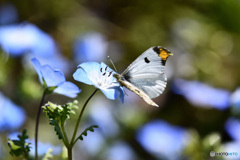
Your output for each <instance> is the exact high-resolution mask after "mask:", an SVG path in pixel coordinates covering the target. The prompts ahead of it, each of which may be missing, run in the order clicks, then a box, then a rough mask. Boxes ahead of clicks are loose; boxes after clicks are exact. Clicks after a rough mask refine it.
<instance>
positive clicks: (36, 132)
mask: <svg viewBox="0 0 240 160" xmlns="http://www.w3.org/2000/svg"><path fill="white" fill-rule="evenodd" d="M45 96H46V91H44V92H43V96H42V99H41V102H40V105H39V107H38V112H37V119H36V125H35V160H38V127H39V119H40V114H41V111H42V105H43V102H44V98H45Z"/></svg>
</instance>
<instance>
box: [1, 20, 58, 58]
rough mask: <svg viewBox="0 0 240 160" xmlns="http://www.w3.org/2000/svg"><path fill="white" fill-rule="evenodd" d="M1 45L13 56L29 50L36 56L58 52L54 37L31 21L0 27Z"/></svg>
mask: <svg viewBox="0 0 240 160" xmlns="http://www.w3.org/2000/svg"><path fill="white" fill-rule="evenodd" d="M0 45H1V47H2V49H3V50H4V51H5V52H6V53H9V54H10V55H12V56H19V55H22V54H23V53H27V52H30V53H33V54H34V55H35V56H49V55H51V54H54V53H55V52H56V45H55V42H54V40H53V38H52V37H51V36H49V35H48V34H47V33H45V32H43V31H42V30H40V29H39V28H38V27H37V26H35V25H33V24H30V23H22V24H17V25H6V26H2V27H0Z"/></svg>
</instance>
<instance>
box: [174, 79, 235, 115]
mask: <svg viewBox="0 0 240 160" xmlns="http://www.w3.org/2000/svg"><path fill="white" fill-rule="evenodd" d="M173 91H174V92H175V93H176V94H180V95H183V96H184V97H185V98H186V99H187V100H188V101H189V102H190V103H192V104H193V105H196V106H202V107H209V108H211V107H213V108H216V109H219V110H224V109H226V108H228V107H229V106H230V92H229V91H227V90H224V89H219V88H214V87H212V86H210V85H207V84H204V83H201V82H198V81H186V80H183V79H177V80H175V82H174V85H173Z"/></svg>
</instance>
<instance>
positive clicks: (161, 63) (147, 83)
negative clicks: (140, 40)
mask: <svg viewBox="0 0 240 160" xmlns="http://www.w3.org/2000/svg"><path fill="white" fill-rule="evenodd" d="M169 55H172V54H171V52H169V51H168V50H167V49H165V48H163V47H151V48H149V49H148V50H146V51H145V52H144V53H143V54H141V55H140V56H139V57H138V58H137V59H136V60H135V61H133V62H132V64H131V65H130V66H129V67H128V68H127V69H126V70H125V71H124V72H123V73H122V74H121V79H122V81H127V82H129V83H130V84H132V85H133V86H134V87H136V88H138V89H140V90H141V91H143V92H144V93H145V94H146V95H147V96H148V97H149V99H152V98H155V97H158V96H159V95H160V94H161V93H162V92H163V91H164V89H165V87H166V84H167V77H166V75H165V74H164V69H165V63H166V60H167V57H168V56H169ZM125 87H126V86H125ZM127 88H128V87H127ZM130 90H131V89H130ZM142 98H143V97H142ZM143 99H144V98H143ZM144 100H145V99H144Z"/></svg>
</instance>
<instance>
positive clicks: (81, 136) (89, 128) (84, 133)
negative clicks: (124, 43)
mask: <svg viewBox="0 0 240 160" xmlns="http://www.w3.org/2000/svg"><path fill="white" fill-rule="evenodd" d="M94 128H98V126H97V125H91V126H90V127H88V128H86V129H85V130H84V131H83V132H82V133H81V134H80V136H78V138H77V139H76V140H78V139H80V140H81V141H82V140H83V136H87V132H88V131H90V132H94Z"/></svg>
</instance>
